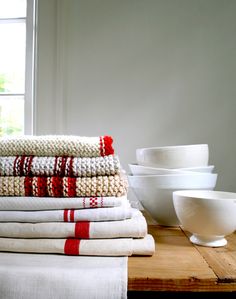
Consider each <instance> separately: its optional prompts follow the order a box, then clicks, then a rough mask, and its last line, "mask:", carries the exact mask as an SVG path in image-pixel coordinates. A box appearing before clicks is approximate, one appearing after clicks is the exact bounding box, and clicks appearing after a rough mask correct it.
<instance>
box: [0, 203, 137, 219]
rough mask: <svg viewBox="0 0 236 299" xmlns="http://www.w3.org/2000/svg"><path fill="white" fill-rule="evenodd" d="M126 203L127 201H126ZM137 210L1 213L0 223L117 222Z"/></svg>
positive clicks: (104, 209)
mask: <svg viewBox="0 0 236 299" xmlns="http://www.w3.org/2000/svg"><path fill="white" fill-rule="evenodd" d="M124 202H126V201H124ZM136 211H137V210H136V209H133V208H130V206H129V203H128V201H127V206H120V207H112V208H102V209H99V208H96V209H80V210H74V209H70V210H68V209H67V210H51V211H0V222H31V223H37V222H77V221H115V220H124V219H129V218H131V217H132V216H134V215H135V214H136Z"/></svg>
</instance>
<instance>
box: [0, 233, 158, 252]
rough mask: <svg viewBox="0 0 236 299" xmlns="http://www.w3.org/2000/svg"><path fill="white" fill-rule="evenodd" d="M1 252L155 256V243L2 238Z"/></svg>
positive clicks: (150, 240)
mask: <svg viewBox="0 0 236 299" xmlns="http://www.w3.org/2000/svg"><path fill="white" fill-rule="evenodd" d="M0 251H8V252H26V253H29V252H31V253H33V252H34V253H59V254H66V255H91V256H130V255H153V253H154V252H155V242H154V239H153V237H152V236H151V235H146V236H145V237H144V238H141V239H132V238H122V239H90V240H84V239H83V240H80V239H66V240H65V239H12V238H0Z"/></svg>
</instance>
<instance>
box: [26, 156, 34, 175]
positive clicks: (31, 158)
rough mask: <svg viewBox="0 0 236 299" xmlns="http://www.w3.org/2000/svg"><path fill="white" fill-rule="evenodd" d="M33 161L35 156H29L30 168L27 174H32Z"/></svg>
mask: <svg viewBox="0 0 236 299" xmlns="http://www.w3.org/2000/svg"><path fill="white" fill-rule="evenodd" d="M32 162H33V156H29V157H28V169H27V175H30V174H31V168H32Z"/></svg>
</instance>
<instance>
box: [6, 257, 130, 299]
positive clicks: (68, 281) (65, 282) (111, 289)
mask: <svg viewBox="0 0 236 299" xmlns="http://www.w3.org/2000/svg"><path fill="white" fill-rule="evenodd" d="M127 272H128V271H127V257H104V256H103V257H98V256H97V257H96V256H92V257H91V256H90V257H89V256H63V255H56V254H54V255H52V254H32V253H31V254H27V253H24V254H22V253H7V252H1V253H0V298H1V299H66V298H68V299H95V298H96V299H126V298H127V281H128V280H127Z"/></svg>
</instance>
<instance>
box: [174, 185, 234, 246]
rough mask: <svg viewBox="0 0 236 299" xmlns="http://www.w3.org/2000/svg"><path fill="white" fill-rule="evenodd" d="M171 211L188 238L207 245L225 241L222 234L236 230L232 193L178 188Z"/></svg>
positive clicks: (220, 243) (221, 244)
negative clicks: (173, 210) (188, 233)
mask: <svg viewBox="0 0 236 299" xmlns="http://www.w3.org/2000/svg"><path fill="white" fill-rule="evenodd" d="M173 202H174V207H175V211H176V214H177V217H178V219H179V220H180V223H181V224H182V225H183V227H184V228H185V229H186V230H188V231H189V232H191V233H192V236H191V237H190V241H191V242H192V243H194V244H197V245H201V246H208V247H220V246H224V245H226V244H227V240H226V239H225V236H226V235H229V234H231V233H233V232H234V230H235V229H236V193H230V192H220V191H206V190H184V191H183V190H182V191H176V192H174V193H173Z"/></svg>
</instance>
